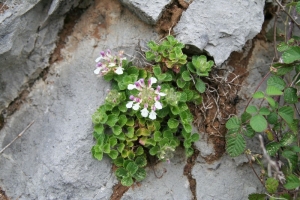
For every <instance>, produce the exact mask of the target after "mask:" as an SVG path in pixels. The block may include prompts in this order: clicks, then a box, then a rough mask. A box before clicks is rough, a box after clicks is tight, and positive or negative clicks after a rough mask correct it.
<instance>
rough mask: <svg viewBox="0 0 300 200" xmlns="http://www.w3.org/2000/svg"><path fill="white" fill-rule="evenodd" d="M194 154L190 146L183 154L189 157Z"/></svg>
mask: <svg viewBox="0 0 300 200" xmlns="http://www.w3.org/2000/svg"><path fill="white" fill-rule="evenodd" d="M193 154H194V149H193V148H192V147H190V148H188V149H185V155H186V157H190V156H192V155H193Z"/></svg>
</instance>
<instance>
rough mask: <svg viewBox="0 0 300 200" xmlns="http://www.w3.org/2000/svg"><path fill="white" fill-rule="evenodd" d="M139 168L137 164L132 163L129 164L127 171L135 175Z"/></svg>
mask: <svg viewBox="0 0 300 200" xmlns="http://www.w3.org/2000/svg"><path fill="white" fill-rule="evenodd" d="M138 168H139V166H138V165H137V164H135V162H130V163H128V164H127V166H126V170H127V171H128V172H129V173H130V174H131V175H133V174H134V173H135V172H136V171H137V170H138Z"/></svg>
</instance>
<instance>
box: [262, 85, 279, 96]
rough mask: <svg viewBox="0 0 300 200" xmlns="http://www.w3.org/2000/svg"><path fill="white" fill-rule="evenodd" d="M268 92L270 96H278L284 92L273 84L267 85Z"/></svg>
mask: <svg viewBox="0 0 300 200" xmlns="http://www.w3.org/2000/svg"><path fill="white" fill-rule="evenodd" d="M266 93H267V95H269V96H278V95H282V94H283V92H282V91H281V90H280V89H278V88H277V87H275V86H272V85H271V86H267V89H266Z"/></svg>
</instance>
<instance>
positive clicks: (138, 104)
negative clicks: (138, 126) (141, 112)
mask: <svg viewBox="0 0 300 200" xmlns="http://www.w3.org/2000/svg"><path fill="white" fill-rule="evenodd" d="M139 108H140V103H136V104H134V105H133V106H132V109H133V110H138V109H139Z"/></svg>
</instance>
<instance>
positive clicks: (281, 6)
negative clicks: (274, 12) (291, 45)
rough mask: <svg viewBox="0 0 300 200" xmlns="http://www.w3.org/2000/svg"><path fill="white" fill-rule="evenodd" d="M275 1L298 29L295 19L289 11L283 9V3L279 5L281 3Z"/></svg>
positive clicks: (299, 26) (299, 25)
mask: <svg viewBox="0 0 300 200" xmlns="http://www.w3.org/2000/svg"><path fill="white" fill-rule="evenodd" d="M275 1H276V3H277V4H278V5H279V6H280V8H281V9H282V10H283V12H284V13H285V14H287V15H288V16H289V18H291V20H292V21H293V22H294V23H295V24H296V25H297V26H298V28H299V29H300V24H298V23H297V22H296V21H295V19H294V18H293V17H292V16H291V15H290V13H289V12H287V11H286V10H285V9H284V6H283V5H281V3H280V2H279V1H278V0H275Z"/></svg>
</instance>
